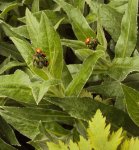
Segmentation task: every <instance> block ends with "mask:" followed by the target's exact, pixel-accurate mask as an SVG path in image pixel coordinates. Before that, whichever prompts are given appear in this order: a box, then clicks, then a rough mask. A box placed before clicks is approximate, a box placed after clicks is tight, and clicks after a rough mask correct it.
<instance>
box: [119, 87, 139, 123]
mask: <svg viewBox="0 0 139 150" xmlns="http://www.w3.org/2000/svg"><path fill="white" fill-rule="evenodd" d="M122 88H123V91H124V95H125V100H126V105H127V111H128V113H129V115H130V117H131V119H132V120H133V121H134V122H135V123H136V124H137V125H138V126H139V92H138V91H136V90H135V89H132V88H130V87H128V86H125V85H122Z"/></svg>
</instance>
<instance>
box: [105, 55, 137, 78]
mask: <svg viewBox="0 0 139 150" xmlns="http://www.w3.org/2000/svg"><path fill="white" fill-rule="evenodd" d="M138 60H139V57H138V56H137V57H126V58H116V59H114V61H113V62H112V64H111V66H110V67H109V69H108V75H109V76H110V77H112V78H114V79H116V80H119V81H122V80H124V79H125V78H126V77H127V75H128V74H129V73H130V72H133V71H139V61H138Z"/></svg>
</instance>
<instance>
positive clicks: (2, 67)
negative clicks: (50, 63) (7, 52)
mask: <svg viewBox="0 0 139 150" xmlns="http://www.w3.org/2000/svg"><path fill="white" fill-rule="evenodd" d="M5 62H6V60H5V61H4V62H3V63H2V64H1V65H0V74H2V73H4V72H5V71H7V70H10V69H12V68H14V67H21V66H25V64H24V63H21V62H18V61H10V62H8V63H5Z"/></svg>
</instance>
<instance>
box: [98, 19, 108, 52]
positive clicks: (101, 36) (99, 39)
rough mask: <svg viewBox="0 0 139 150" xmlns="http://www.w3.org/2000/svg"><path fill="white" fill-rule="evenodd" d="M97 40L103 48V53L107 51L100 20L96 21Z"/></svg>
mask: <svg viewBox="0 0 139 150" xmlns="http://www.w3.org/2000/svg"><path fill="white" fill-rule="evenodd" d="M97 39H98V41H99V42H100V44H101V45H102V46H103V47H104V51H106V49H107V40H106V37H105V34H104V31H103V27H102V23H101V20H100V18H99V17H98V19H97Z"/></svg>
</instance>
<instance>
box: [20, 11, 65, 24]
mask: <svg viewBox="0 0 139 150" xmlns="http://www.w3.org/2000/svg"><path fill="white" fill-rule="evenodd" d="M42 12H44V13H45V14H46V16H47V17H48V18H49V19H50V20H51V22H52V24H53V26H55V25H56V24H57V22H59V20H61V19H62V18H64V17H65V15H64V14H61V13H60V12H59V11H54V10H42V11H39V12H35V13H32V14H33V16H34V17H36V19H37V20H40V18H41V14H42ZM18 20H20V21H21V22H23V23H26V16H25V17H22V18H18Z"/></svg>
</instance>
